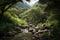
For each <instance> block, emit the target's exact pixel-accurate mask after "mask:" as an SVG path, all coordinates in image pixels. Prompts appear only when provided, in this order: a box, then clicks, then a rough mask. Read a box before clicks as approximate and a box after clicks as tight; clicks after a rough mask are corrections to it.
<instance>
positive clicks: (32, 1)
mask: <svg viewBox="0 0 60 40" xmlns="http://www.w3.org/2000/svg"><path fill="white" fill-rule="evenodd" d="M38 1H39V0H30V2H28V1H26V0H23V3H26V4H27V5H29V6H30V7H33V6H34V5H35V4H36V3H37V2H38Z"/></svg>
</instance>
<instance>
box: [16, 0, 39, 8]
mask: <svg viewBox="0 0 60 40" xmlns="http://www.w3.org/2000/svg"><path fill="white" fill-rule="evenodd" d="M38 1H39V0H30V2H28V1H26V0H23V2H18V3H17V4H16V5H15V6H18V7H20V8H24V9H28V8H31V7H33V6H35V5H36V4H37V3H38Z"/></svg>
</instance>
